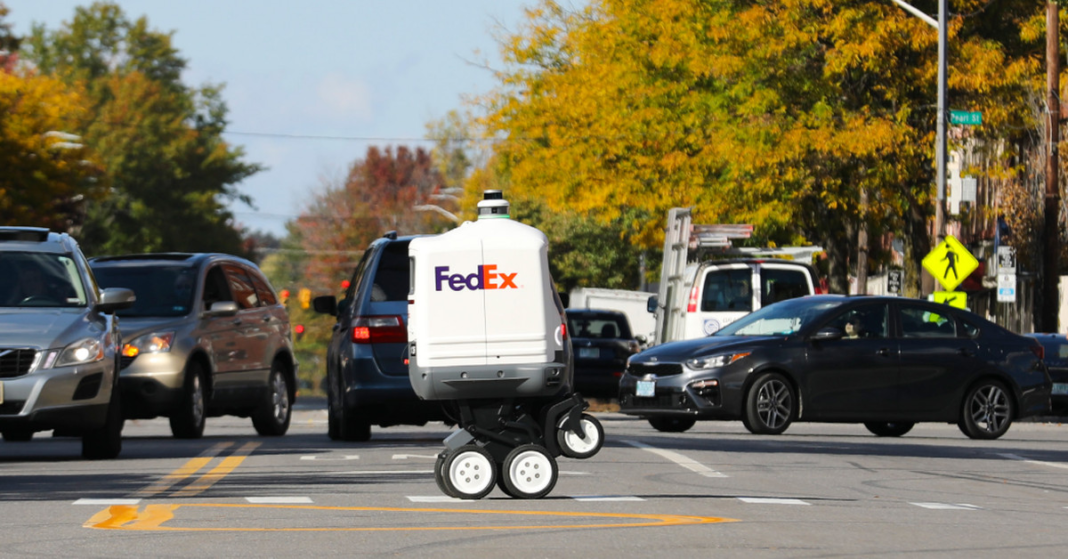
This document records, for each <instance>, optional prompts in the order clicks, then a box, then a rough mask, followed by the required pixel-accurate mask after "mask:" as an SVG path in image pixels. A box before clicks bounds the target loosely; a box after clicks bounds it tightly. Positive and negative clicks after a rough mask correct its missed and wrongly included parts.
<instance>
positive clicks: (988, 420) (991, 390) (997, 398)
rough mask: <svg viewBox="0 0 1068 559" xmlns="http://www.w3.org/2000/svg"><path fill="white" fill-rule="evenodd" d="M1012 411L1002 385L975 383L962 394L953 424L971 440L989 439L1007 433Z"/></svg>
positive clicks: (984, 381)
mask: <svg viewBox="0 0 1068 559" xmlns="http://www.w3.org/2000/svg"><path fill="white" fill-rule="evenodd" d="M1015 408H1016V405H1015V403H1014V402H1013V400H1012V396H1011V395H1010V394H1009V391H1008V389H1007V388H1005V385H1004V384H1002V383H1001V382H1000V381H997V380H993V379H990V380H983V381H979V382H978V383H976V384H975V385H974V386H972V387H971V388H970V389H969V390H968V392H967V393H965V395H964V403H963V404H962V405H961V411H960V413H961V416H960V421H959V422H958V423H957V425H958V426H959V427H960V430H961V431H962V432H963V433H964V434H965V435H968V437H970V438H972V439H982V440H993V439H996V438H998V437H1000V436H1002V435H1004V434H1005V432H1006V431H1008V430H1009V426H1010V425H1012V418H1013V417H1015V415H1016V409H1015Z"/></svg>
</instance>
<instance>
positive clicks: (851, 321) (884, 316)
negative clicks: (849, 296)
mask: <svg viewBox="0 0 1068 559" xmlns="http://www.w3.org/2000/svg"><path fill="white" fill-rule="evenodd" d="M888 317H889V312H888V309H887V306H886V305H868V306H864V307H858V308H854V309H849V310H848V311H845V312H843V313H841V314H839V315H838V316H836V317H834V318H833V319H831V321H830V322H828V323H827V326H831V327H834V328H837V329H839V330H841V331H842V332H843V333H844V334H845V337H844V338H843V339H847V340H848V339H862V338H868V339H878V338H888V337H890V328H889V325H890V321H889V320H888Z"/></svg>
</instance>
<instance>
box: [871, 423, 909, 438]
mask: <svg viewBox="0 0 1068 559" xmlns="http://www.w3.org/2000/svg"><path fill="white" fill-rule="evenodd" d="M915 425H916V424H915V423H909V422H907V421H869V422H867V423H865V424H864V426H865V427H867V428H868V430H869V431H871V432H872V434H874V435H876V436H879V437H900V436H901V435H904V434H905V433H908V432H909V431H911V430H912V428H913V427H914V426H915Z"/></svg>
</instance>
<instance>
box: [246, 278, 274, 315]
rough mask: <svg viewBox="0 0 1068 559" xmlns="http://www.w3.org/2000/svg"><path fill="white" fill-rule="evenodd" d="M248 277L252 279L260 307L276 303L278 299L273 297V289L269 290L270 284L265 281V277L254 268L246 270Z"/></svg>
mask: <svg viewBox="0 0 1068 559" xmlns="http://www.w3.org/2000/svg"><path fill="white" fill-rule="evenodd" d="M248 277H249V278H251V279H252V285H253V286H254V287H255V288H256V297H257V298H258V299H259V300H260V306H261V307H269V306H271V305H276V304H278V299H276V298H275V296H274V291H273V290H271V286H270V284H268V283H267V279H266V278H264V277H263V276H261V275H259V274H258V273H256V272H255V271H254V270H249V271H248Z"/></svg>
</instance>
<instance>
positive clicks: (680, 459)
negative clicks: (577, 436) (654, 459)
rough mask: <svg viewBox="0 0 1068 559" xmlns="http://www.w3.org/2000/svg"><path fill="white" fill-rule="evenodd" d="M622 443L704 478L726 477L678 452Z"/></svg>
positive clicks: (630, 442)
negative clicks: (646, 451) (669, 461)
mask: <svg viewBox="0 0 1068 559" xmlns="http://www.w3.org/2000/svg"><path fill="white" fill-rule="evenodd" d="M623 442H625V443H627V444H629V445H630V446H633V447H635V448H640V449H642V450H648V451H649V452H652V453H653V454H656V455H659V456H661V457H664V458H667V459H668V460H671V461H672V462H674V463H676V464H678V465H679V466H682V467H683V468H686V469H687V470H690V471H691V472H694V473H696V474H700V475H702V476H705V477H727V475H726V474H723V473H720V472H717V471H716V470H713V469H712V468H709V467H708V466H705V465H704V464H702V463H700V462H698V461H696V460H694V459H693V458H690V457H688V456H683V455H682V454H679V453H678V452H672V451H670V450H664V449H662V448H655V447H651V446H649V445H647V444H645V443H641V442H638V441H623Z"/></svg>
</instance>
